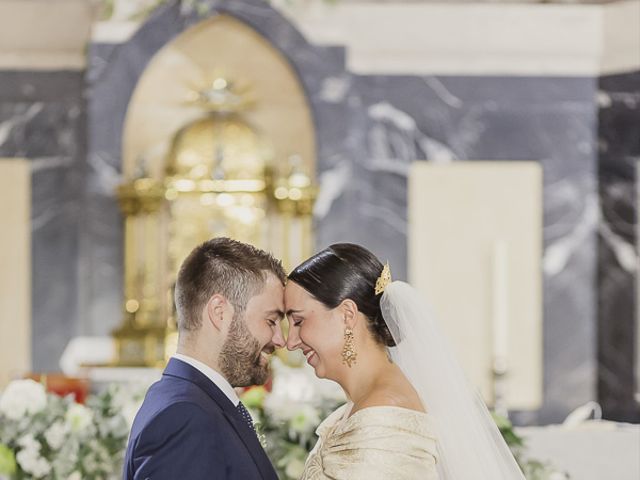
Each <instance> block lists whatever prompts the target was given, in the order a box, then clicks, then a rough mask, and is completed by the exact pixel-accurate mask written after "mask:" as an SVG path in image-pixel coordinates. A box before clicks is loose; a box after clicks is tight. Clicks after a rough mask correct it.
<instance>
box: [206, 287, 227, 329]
mask: <svg viewBox="0 0 640 480" xmlns="http://www.w3.org/2000/svg"><path fill="white" fill-rule="evenodd" d="M228 306H229V302H228V301H227V299H226V298H224V297H223V296H222V295H220V294H217V293H216V294H215V295H213V296H212V297H211V298H210V299H209V301H208V302H207V306H206V320H207V321H208V322H210V323H211V325H213V327H214V328H215V329H216V330H219V331H224V330H225V327H226V326H225V312H226V310H227V308H228Z"/></svg>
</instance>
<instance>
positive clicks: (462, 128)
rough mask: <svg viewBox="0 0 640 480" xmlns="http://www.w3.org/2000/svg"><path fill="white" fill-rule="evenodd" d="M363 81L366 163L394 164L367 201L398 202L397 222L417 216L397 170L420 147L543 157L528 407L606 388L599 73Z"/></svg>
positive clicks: (375, 171) (555, 404)
mask: <svg viewBox="0 0 640 480" xmlns="http://www.w3.org/2000/svg"><path fill="white" fill-rule="evenodd" d="M357 82H358V90H359V92H360V95H361V97H362V98H363V101H364V106H365V108H366V109H367V114H368V117H369V125H368V131H367V152H368V159H367V162H366V164H365V165H364V166H363V167H364V168H365V169H367V170H368V171H369V173H370V174H372V175H382V173H381V172H383V171H384V172H385V173H386V177H385V178H386V180H384V181H382V182H383V183H381V188H378V189H376V190H375V191H373V194H372V193H371V192H372V191H371V190H369V192H370V194H369V196H367V194H366V193H364V192H363V194H362V196H361V199H362V200H363V203H366V202H367V200H369V201H372V202H376V203H372V204H370V205H368V206H367V207H365V206H364V205H360V208H362V209H365V210H367V209H368V210H370V211H374V210H377V211H378V212H380V213H382V212H385V211H386V213H387V214H389V213H390V212H392V213H391V217H393V218H394V222H395V223H396V224H397V225H398V226H399V227H398V232H402V230H403V228H402V225H403V222H404V223H406V195H404V192H402V189H396V188H393V185H394V183H393V182H392V181H390V180H389V178H388V176H389V175H390V174H391V172H393V174H395V175H397V176H399V177H401V178H402V177H406V173H407V170H408V166H409V164H410V163H411V162H412V161H413V160H414V159H418V160H426V161H432V162H440V163H444V162H452V161H458V160H505V161H509V160H533V161H539V162H540V163H541V164H542V166H543V172H544V206H543V208H544V219H543V224H544V230H543V232H542V234H543V236H544V248H545V251H544V259H543V274H544V283H543V289H544V290H543V291H544V302H545V303H544V345H543V349H544V365H545V366H544V405H543V408H542V410H541V411H540V412H537V413H535V414H531V413H528V414H525V413H524V412H523V413H522V414H521V415H520V416H519V417H518V418H520V419H521V420H522V421H523V422H530V421H536V422H551V421H559V420H561V419H562V418H563V417H564V416H565V415H566V414H567V413H568V412H569V411H570V410H571V409H572V408H575V407H577V406H579V405H581V404H582V403H584V402H586V401H588V400H591V399H593V398H595V371H596V353H595V340H596V337H595V335H596V331H595V315H596V312H595V305H594V303H593V300H592V299H593V298H594V295H595V290H594V287H595V284H594V276H595V272H596V270H595V268H596V235H597V229H598V225H597V219H598V214H597V190H596V188H597V187H596V185H597V182H596V178H595V175H596V172H597V163H596V160H597V157H596V152H595V138H596V137H595V134H596V112H595V109H594V106H593V96H594V87H595V80H594V79H588V78H585V79H580V78H576V79H567V78H500V77H497V78H478V77H467V78H463V77H399V76H394V77H380V76H377V77H360V78H358V80H357ZM381 178H382V177H381ZM369 183H371V182H369ZM373 183H375V181H374V182H373ZM387 185H388V186H389V187H387ZM361 188H362V189H363V190H365V191H366V190H367V189H368V187H367V185H366V184H363V185H362V186H361ZM379 197H383V198H384V202H386V204H387V205H386V207H384V206H382V205H381V202H382V201H383V200H381V199H380V198H379ZM445 208H446V207H445ZM389 230H390V229H388V228H387V229H385V231H387V232H388V231H389ZM377 232H378V230H377V226H376V224H375V223H369V226H368V228H367V229H366V230H365V231H364V232H362V236H363V237H365V238H376V236H377V235H378V233H377ZM404 237H405V233H404V232H402V233H401V234H399V238H398V239H397V240H396V241H395V242H389V243H386V240H385V244H384V245H382V246H381V247H380V249H381V250H382V251H383V252H384V251H386V252H389V253H387V256H391V255H392V254H393V253H394V252H392V251H391V250H392V249H395V252H397V250H398V247H397V245H399V244H400V245H402V244H403V243H404V242H405V241H406V238H404ZM403 264H406V256H405V252H404V251H403V252H402V256H401V261H400V262H399V264H398V265H396V266H395V269H394V270H395V271H399V272H400V275H402V274H404V273H405V271H404V270H403V266H404V265H403Z"/></svg>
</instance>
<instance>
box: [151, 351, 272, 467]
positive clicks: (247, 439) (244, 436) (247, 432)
mask: <svg viewBox="0 0 640 480" xmlns="http://www.w3.org/2000/svg"><path fill="white" fill-rule="evenodd" d="M163 375H168V376H172V377H178V378H182V379H184V380H187V381H189V382H192V383H195V384H196V385H197V386H198V387H200V388H201V389H202V390H204V392H205V393H206V394H207V395H208V396H209V397H211V399H212V400H213V401H215V402H216V403H217V404H218V406H219V407H220V408H221V409H222V412H223V413H224V415H225V417H226V418H227V420H228V421H229V424H230V425H231V426H232V427H233V429H234V430H235V431H236V433H237V434H238V436H239V437H240V439H241V440H242V442H243V443H244V445H245V447H247V451H248V452H249V454H250V455H251V457H252V458H253V461H254V462H255V464H256V466H257V467H258V470H260V474H261V475H262V478H264V479H277V478H278V477H277V475H276V473H275V471H274V469H273V465H272V464H271V462H270V461H269V458H268V457H267V454H266V453H265V451H264V449H263V448H262V446H261V445H260V442H259V441H258V437H257V436H256V434H255V432H253V431H252V430H251V429H250V428H249V426H248V425H247V424H246V423H245V421H244V420H243V419H242V418H241V417H240V414H239V413H238V410H237V409H236V406H235V405H234V404H233V403H231V400H229V398H228V397H227V396H226V395H225V394H224V393H223V392H222V390H220V389H219V388H218V387H217V386H216V385H215V384H214V383H213V382H212V381H211V380H210V379H209V378H208V377H207V376H206V375H204V374H203V373H202V372H200V371H199V370H198V369H196V368H194V367H192V366H191V365H189V364H187V363H185V362H182V361H180V360H178V359H176V358H172V359H171V360H169V363H168V364H167V368H165V370H164V373H163Z"/></svg>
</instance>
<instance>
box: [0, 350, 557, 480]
mask: <svg viewBox="0 0 640 480" xmlns="http://www.w3.org/2000/svg"><path fill="white" fill-rule="evenodd" d="M272 366H273V369H274V372H275V375H274V380H273V383H272V384H271V386H270V388H268V389H267V388H265V387H253V388H250V389H248V390H247V391H245V392H244V394H243V395H242V397H241V399H242V402H243V403H244V404H245V406H246V407H247V408H248V409H249V411H250V412H251V415H252V416H253V418H254V421H255V423H256V429H257V431H258V435H259V437H260V440H261V443H262V445H263V447H264V448H265V450H266V452H267V454H268V455H269V457H270V458H271V460H272V462H273V464H274V466H275V467H276V470H277V471H278V474H279V476H280V478H281V479H282V480H296V479H298V478H300V476H301V475H302V472H303V470H304V462H305V460H306V458H307V456H308V454H309V452H310V451H311V449H312V448H313V446H314V445H315V442H316V435H315V431H316V428H317V427H318V425H319V424H320V422H321V421H322V420H323V419H324V418H326V417H327V416H328V415H329V414H330V413H331V412H332V411H333V410H335V409H336V408H337V407H338V406H339V405H341V404H342V403H344V401H345V398H344V395H343V393H342V391H341V390H340V388H339V387H338V386H337V385H336V384H334V383H332V382H329V381H326V380H318V379H317V378H315V376H314V375H313V372H311V371H310V369H307V368H295V367H291V366H288V365H286V364H285V363H283V362H282V361H280V359H278V358H274V360H273V362H272ZM143 394H144V392H143V390H141V389H135V390H134V391H133V392H131V389H130V388H129V389H127V388H125V387H124V386H119V385H111V386H109V387H108V388H107V389H106V390H105V391H103V392H102V393H100V394H98V395H93V396H89V397H88V398H87V402H86V404H85V405H83V404H80V403H78V402H76V401H75V400H74V398H73V396H66V397H60V396H57V395H53V394H50V393H47V392H46V391H45V388H44V386H43V385H42V384H40V383H38V382H35V381H33V380H16V381H14V382H12V383H10V384H9V385H8V387H7V388H6V389H5V391H4V392H3V393H2V395H1V396H0V480H26V479H41V478H46V479H51V480H58V479H64V480H93V479H95V480H97V479H105V480H107V479H116V478H120V474H121V468H122V461H123V459H124V453H125V448H126V443H127V437H128V434H129V430H130V428H131V424H132V422H133V418H134V416H135V414H136V412H137V411H138V408H139V406H140V403H141V402H142V397H143ZM494 419H495V421H496V423H497V425H498V428H499V429H500V432H501V433H502V435H503V437H504V438H505V440H506V442H507V444H508V445H509V447H510V448H511V450H512V451H513V453H514V455H515V457H516V460H517V461H518V463H519V464H520V466H521V468H522V470H523V472H524V474H525V476H526V478H527V479H528V480H566V479H567V478H568V477H567V476H566V475H565V474H564V473H561V472H558V471H556V470H554V468H553V467H552V466H551V465H549V464H547V463H543V462H539V461H537V460H534V459H530V458H527V457H526V455H525V451H526V448H525V444H524V441H523V439H522V438H521V437H519V436H518V435H517V433H516V432H515V431H514V429H513V425H512V424H511V422H510V421H509V420H508V419H506V418H504V417H501V416H498V415H494Z"/></svg>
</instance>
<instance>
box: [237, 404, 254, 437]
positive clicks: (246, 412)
mask: <svg viewBox="0 0 640 480" xmlns="http://www.w3.org/2000/svg"><path fill="white" fill-rule="evenodd" d="M236 408H237V409H238V412H239V413H240V415H242V419H243V420H244V421H245V422H247V425H249V428H250V429H251V430H253V431H254V432H255V431H256V427H255V426H254V425H253V418H251V414H250V413H249V410H247V407H245V406H244V405H243V404H242V402H238V406H237V407H236ZM256 433H257V432H256Z"/></svg>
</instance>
